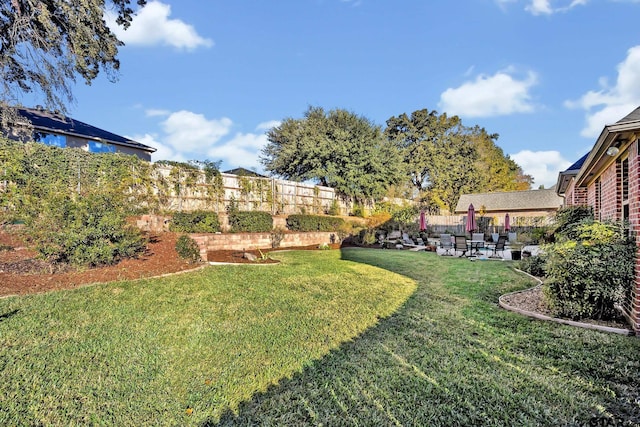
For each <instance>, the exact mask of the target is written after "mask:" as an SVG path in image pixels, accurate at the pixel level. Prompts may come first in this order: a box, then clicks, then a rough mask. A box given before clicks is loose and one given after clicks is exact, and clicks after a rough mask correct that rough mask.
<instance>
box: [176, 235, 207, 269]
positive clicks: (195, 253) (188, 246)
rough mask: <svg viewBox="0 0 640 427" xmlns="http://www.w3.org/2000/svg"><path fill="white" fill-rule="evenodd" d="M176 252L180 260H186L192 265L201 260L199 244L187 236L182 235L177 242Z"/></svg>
mask: <svg viewBox="0 0 640 427" xmlns="http://www.w3.org/2000/svg"><path fill="white" fill-rule="evenodd" d="M176 252H177V253H178V256H179V257H180V258H182V259H186V260H187V261H189V262H191V263H196V262H198V261H200V259H201V258H200V247H198V243H196V241H195V240H193V239H192V238H191V237H189V235H187V234H182V235H181V236H180V237H178V240H176Z"/></svg>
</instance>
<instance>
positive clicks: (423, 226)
mask: <svg viewBox="0 0 640 427" xmlns="http://www.w3.org/2000/svg"><path fill="white" fill-rule="evenodd" d="M426 229H427V216H426V215H425V213H424V211H420V231H425V230H426Z"/></svg>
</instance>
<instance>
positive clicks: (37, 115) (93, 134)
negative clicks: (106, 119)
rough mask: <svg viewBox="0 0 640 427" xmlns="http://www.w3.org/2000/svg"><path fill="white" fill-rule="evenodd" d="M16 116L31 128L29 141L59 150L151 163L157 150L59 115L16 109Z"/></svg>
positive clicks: (30, 109)
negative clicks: (114, 155) (129, 157)
mask: <svg viewBox="0 0 640 427" xmlns="http://www.w3.org/2000/svg"><path fill="white" fill-rule="evenodd" d="M17 112H18V114H19V115H20V116H21V117H22V118H23V119H25V121H24V123H16V125H18V126H20V125H24V124H26V123H27V122H28V123H30V125H31V127H32V128H33V134H32V139H33V140H34V141H37V142H41V143H43V144H47V145H52V146H55V147H59V148H65V147H70V148H80V149H82V150H85V151H88V152H91V153H124V154H130V155H134V156H137V157H139V158H141V159H143V160H147V161H150V160H151V153H153V152H155V151H156V149H155V148H153V147H149V146H148V145H144V144H141V143H139V142H136V141H134V140H132V139H129V138H125V137H123V136H120V135H117V134H115V133H112V132H109V131H106V130H103V129H100V128H97V127H95V126H92V125H89V124H87V123H84V122H81V121H79V120H75V119H72V118H70V117H67V116H64V115H62V114H58V113H54V112H51V111H46V110H43V109H32V108H18V109H17ZM7 136H8V137H9V138H11V139H20V140H22V139H23V138H21V137H18V136H16V134H15V133H9V134H8V135H7Z"/></svg>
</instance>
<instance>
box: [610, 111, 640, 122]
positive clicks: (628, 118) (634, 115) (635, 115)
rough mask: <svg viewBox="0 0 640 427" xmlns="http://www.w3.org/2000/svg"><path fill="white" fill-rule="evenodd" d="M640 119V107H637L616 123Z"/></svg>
mask: <svg viewBox="0 0 640 427" xmlns="http://www.w3.org/2000/svg"><path fill="white" fill-rule="evenodd" d="M637 121H640V107H638V108H636V109H635V110H633V111H632V112H630V113H629V114H627V115H626V116H624V117H623V118H621V119H620V120H618V121H617V122H616V124H620V123H629V122H637Z"/></svg>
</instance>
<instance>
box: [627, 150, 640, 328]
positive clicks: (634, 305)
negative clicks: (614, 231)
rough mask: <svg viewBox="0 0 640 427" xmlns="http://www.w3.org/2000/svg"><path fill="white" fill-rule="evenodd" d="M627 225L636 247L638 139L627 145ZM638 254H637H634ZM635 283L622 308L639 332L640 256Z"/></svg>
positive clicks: (639, 228) (639, 224)
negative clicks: (631, 232)
mask: <svg viewBox="0 0 640 427" xmlns="http://www.w3.org/2000/svg"><path fill="white" fill-rule="evenodd" d="M628 153H629V226H630V227H631V230H632V231H633V233H634V236H635V240H636V248H638V247H640V157H638V141H637V140H636V141H635V142H634V143H633V144H632V145H631V147H629V151H628ZM636 255H638V254H636ZM635 272H636V274H635V283H634V288H633V290H632V292H631V298H630V301H627V302H626V304H625V306H624V309H625V311H626V312H627V314H628V317H629V320H630V322H631V324H632V327H633V329H634V330H635V331H636V332H640V257H638V256H637V257H636V268H635Z"/></svg>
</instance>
